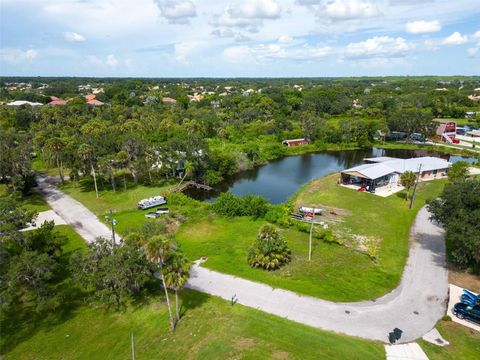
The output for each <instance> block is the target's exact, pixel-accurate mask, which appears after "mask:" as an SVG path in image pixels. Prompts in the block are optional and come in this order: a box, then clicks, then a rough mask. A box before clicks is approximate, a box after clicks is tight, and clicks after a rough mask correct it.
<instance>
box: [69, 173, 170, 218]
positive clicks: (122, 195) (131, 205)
mask: <svg viewBox="0 0 480 360" xmlns="http://www.w3.org/2000/svg"><path fill="white" fill-rule="evenodd" d="M176 184H178V182H172V183H169V182H165V183H162V184H160V185H157V186H144V185H133V183H131V182H129V183H127V190H126V191H125V190H124V187H123V183H122V182H121V179H117V186H118V189H117V191H115V192H114V191H112V188H111V186H110V183H103V184H102V183H100V182H99V183H98V186H99V191H98V195H99V197H98V199H97V197H96V194H95V188H94V185H93V181H92V180H91V179H83V180H81V181H80V182H79V183H78V184H76V183H73V182H70V181H68V182H65V184H63V185H61V186H60V189H61V190H62V191H64V192H65V193H67V194H69V195H70V196H72V197H73V198H75V199H76V200H78V201H79V202H81V203H82V204H83V205H85V206H86V207H87V208H89V209H90V210H91V211H92V212H93V213H95V214H96V215H99V216H103V215H104V214H106V213H107V212H108V211H110V210H113V211H115V212H120V211H124V210H129V209H135V208H136V207H137V203H138V202H139V201H140V200H142V199H145V198H149V197H151V196H156V195H164V194H165V193H167V192H168V190H170V189H171V188H173V187H175V185H176Z"/></svg>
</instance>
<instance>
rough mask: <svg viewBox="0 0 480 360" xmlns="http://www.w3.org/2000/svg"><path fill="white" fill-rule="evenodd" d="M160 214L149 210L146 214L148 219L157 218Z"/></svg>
mask: <svg viewBox="0 0 480 360" xmlns="http://www.w3.org/2000/svg"><path fill="white" fill-rule="evenodd" d="M159 216H160V214H157V213H156V212H148V213H146V214H145V217H146V218H148V219H156V218H158V217H159Z"/></svg>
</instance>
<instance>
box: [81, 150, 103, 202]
mask: <svg viewBox="0 0 480 360" xmlns="http://www.w3.org/2000/svg"><path fill="white" fill-rule="evenodd" d="M77 153H78V157H79V158H80V160H81V161H82V162H83V163H84V164H87V166H88V165H90V169H91V171H92V174H93V183H94V184H95V195H96V196H97V199H98V186H97V176H96V174H95V168H94V167H93V162H94V158H95V154H94V150H93V147H92V146H91V145H89V144H82V145H80V146H79V147H78V150H77Z"/></svg>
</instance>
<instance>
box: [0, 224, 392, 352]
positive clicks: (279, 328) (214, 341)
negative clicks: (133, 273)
mask: <svg viewBox="0 0 480 360" xmlns="http://www.w3.org/2000/svg"><path fill="white" fill-rule="evenodd" d="M56 229H57V231H59V232H61V233H62V234H64V235H66V236H67V237H68V239H69V241H68V243H67V244H66V245H65V246H64V257H65V261H62V266H66V264H67V263H68V257H69V256H70V255H71V253H72V251H74V250H82V249H85V243H84V242H83V239H82V238H80V237H79V236H78V235H77V234H76V233H75V232H74V231H73V230H72V229H71V228H70V227H68V226H57V227H56ZM65 274H66V277H65V278H63V279H62V281H61V283H60V284H59V286H61V287H62V289H63V291H62V293H63V294H64V299H63V303H62V305H61V306H60V308H58V309H56V310H55V311H54V312H52V313H50V314H35V313H31V312H27V311H18V312H16V313H15V315H14V318H9V319H8V320H7V321H8V323H6V322H5V321H6V320H2V327H1V328H0V330H1V336H0V345H1V354H2V359H15V360H18V359H25V360H26V359H102V360H103V359H130V358H131V348H130V344H131V343H130V339H131V334H132V333H133V334H134V338H135V350H136V358H137V359H139V360H141V359H235V358H237V359H240V358H241V359H344V358H352V359H384V358H385V355H384V349H383V345H381V344H379V343H376V342H370V341H366V340H362V339H357V338H352V337H348V336H343V335H339V334H335V333H331V332H327V331H321V330H318V329H314V328H311V327H308V326H304V325H301V324H297V323H294V322H292V321H289V320H286V319H282V318H279V317H276V316H273V315H269V314H266V313H263V312H260V311H257V310H254V309H250V308H247V307H244V306H241V305H238V304H236V305H234V306H232V305H230V303H229V302H226V301H223V300H221V299H219V298H215V297H211V296H208V295H205V294H201V293H198V292H195V291H191V290H182V291H181V301H182V312H183V314H184V316H183V318H182V320H181V322H180V323H179V325H178V326H177V328H176V330H175V332H174V333H172V332H170V331H169V329H168V311H167V308H166V305H165V301H164V297H163V295H162V292H161V291H160V289H159V287H158V283H153V284H151V286H152V289H153V290H151V291H150V292H149V293H148V295H146V296H145V297H144V298H142V299H139V300H138V301H136V302H134V303H132V304H130V305H129V306H128V307H127V308H126V309H123V310H119V311H115V310H105V309H103V308H101V307H94V306H90V305H88V304H87V303H86V302H84V300H83V294H82V293H81V292H80V291H79V290H78V289H76V288H75V287H74V285H73V283H72V281H71V279H70V277H69V275H68V271H65ZM19 310H22V309H19Z"/></svg>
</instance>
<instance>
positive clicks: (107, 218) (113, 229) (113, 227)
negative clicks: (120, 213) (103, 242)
mask: <svg viewBox="0 0 480 360" xmlns="http://www.w3.org/2000/svg"><path fill="white" fill-rule="evenodd" d="M105 220H107V221H110V225H111V227H112V242H113V247H115V225H117V220H115V219H114V218H113V211H112V210H110V216H108V215H105Z"/></svg>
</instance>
